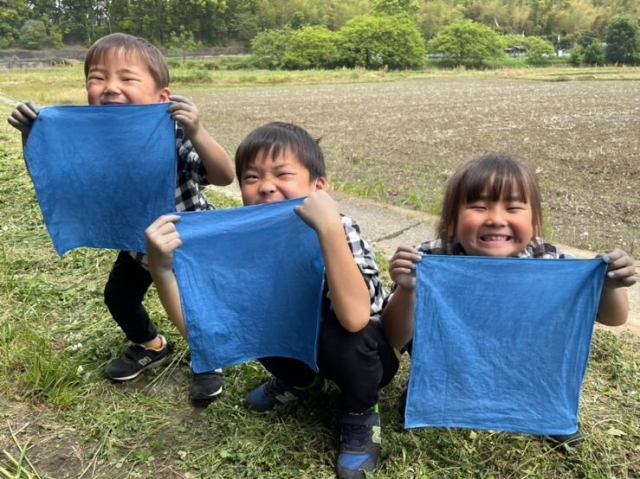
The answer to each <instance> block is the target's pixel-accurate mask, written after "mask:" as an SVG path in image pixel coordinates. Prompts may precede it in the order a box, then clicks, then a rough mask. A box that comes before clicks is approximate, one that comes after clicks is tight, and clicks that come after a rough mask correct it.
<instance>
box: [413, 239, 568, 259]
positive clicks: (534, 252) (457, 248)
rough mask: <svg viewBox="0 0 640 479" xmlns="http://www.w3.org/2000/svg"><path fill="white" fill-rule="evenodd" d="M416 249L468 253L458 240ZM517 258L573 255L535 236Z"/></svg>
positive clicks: (419, 246) (435, 243) (429, 251)
mask: <svg viewBox="0 0 640 479" xmlns="http://www.w3.org/2000/svg"><path fill="white" fill-rule="evenodd" d="M416 250H417V251H418V252H419V253H422V254H439V255H454V256H458V255H462V256H466V255H467V253H466V252H465V251H464V248H462V245H461V244H460V243H458V242H454V243H451V244H445V245H443V243H442V240H440V239H436V240H433V241H425V242H424V243H421V244H419V245H418V246H417V247H416ZM516 257H517V258H542V259H566V258H572V257H573V256H572V255H570V254H567V253H564V252H562V251H560V250H559V249H558V248H557V247H556V246H555V245H553V244H551V243H549V242H547V241H545V240H543V239H542V238H538V237H536V238H533V239H532V240H531V241H529V244H527V246H526V247H525V249H524V250H523V251H521V252H520V253H518V254H517V255H516Z"/></svg>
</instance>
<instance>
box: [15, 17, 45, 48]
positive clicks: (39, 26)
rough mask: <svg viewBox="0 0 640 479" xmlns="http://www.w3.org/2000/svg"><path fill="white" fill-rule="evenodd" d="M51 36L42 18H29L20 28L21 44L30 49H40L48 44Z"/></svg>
mask: <svg viewBox="0 0 640 479" xmlns="http://www.w3.org/2000/svg"><path fill="white" fill-rule="evenodd" d="M48 43H49V37H48V35H47V27H45V25H44V22H42V21H40V20H27V21H26V22H24V25H22V28H21V29H20V45H21V46H22V47H24V48H27V49H29V50H38V49H39V48H43V47H45V46H47V44H48Z"/></svg>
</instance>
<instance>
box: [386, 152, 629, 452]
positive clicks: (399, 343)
mask: <svg viewBox="0 0 640 479" xmlns="http://www.w3.org/2000/svg"><path fill="white" fill-rule="evenodd" d="M541 232H542V206H541V199H540V192H539V189H538V184H537V181H536V179H535V177H534V176H533V174H532V173H531V172H530V171H529V170H528V169H527V168H526V167H525V166H524V165H522V164H521V163H519V162H517V161H515V160H514V159H512V158H510V157H509V156H500V155H496V154H488V155H485V156H481V157H479V158H476V159H474V160H471V161H470V162H468V163H466V164H465V165H463V166H462V167H461V168H459V169H458V171H457V172H456V173H455V174H454V175H453V176H452V177H451V179H450V180H449V181H448V183H447V187H446V190H445V195H444V200H443V206H442V213H441V216H440V222H439V224H438V226H437V239H435V240H433V241H427V242H424V243H422V244H420V245H418V246H417V247H416V248H415V249H414V248H411V247H409V246H400V247H399V248H398V249H397V251H396V253H395V254H394V255H393V257H392V258H391V262H390V264H389V272H390V275H391V278H392V279H393V281H394V283H395V289H394V292H393V293H392V294H391V296H390V297H389V300H388V302H387V303H386V305H385V308H384V312H383V327H384V330H385V333H386V334H387V337H388V338H389V342H390V343H391V345H392V346H393V347H395V348H398V349H400V348H404V347H406V346H407V345H409V343H410V341H411V338H412V336H413V311H414V307H415V287H416V277H415V263H416V262H418V261H420V257H421V255H424V254H439V255H469V256H500V257H507V256H515V257H519V258H556V259H558V258H567V257H569V256H568V255H566V254H565V253H562V252H561V251H560V250H558V248H557V247H556V246H554V245H553V244H551V243H547V242H545V241H544V240H543V239H542V238H540V234H541ZM604 260H605V261H606V262H607V263H608V265H609V266H608V274H607V278H606V281H605V285H604V288H603V290H602V295H601V297H600V307H599V310H598V316H597V320H598V321H599V322H600V323H602V324H606V325H609V326H617V325H620V324H623V323H624V322H625V321H626V320H627V314H628V311H629V302H628V298H627V291H626V287H628V286H631V285H632V284H634V283H635V281H636V280H635V278H634V274H635V267H634V261H633V259H632V258H631V257H630V256H629V255H628V254H627V253H625V252H624V251H622V250H620V249H616V250H614V251H612V252H611V253H609V254H607V255H605V256H604ZM405 394H406V393H405ZM405 398H406V396H405ZM405 398H403V399H405ZM402 406H404V400H403V401H402V403H401V407H402ZM549 439H551V440H552V441H554V442H557V443H562V442H564V443H568V444H574V445H575V444H577V443H578V442H579V441H580V440H581V436H580V433H579V431H576V433H574V434H571V435H568V436H551V437H550V438H549Z"/></svg>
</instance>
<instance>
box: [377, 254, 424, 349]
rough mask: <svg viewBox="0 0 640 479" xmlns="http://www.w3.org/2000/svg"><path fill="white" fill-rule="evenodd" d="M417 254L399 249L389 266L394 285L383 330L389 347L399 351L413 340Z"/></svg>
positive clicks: (386, 308)
mask: <svg viewBox="0 0 640 479" xmlns="http://www.w3.org/2000/svg"><path fill="white" fill-rule="evenodd" d="M418 261H420V254H419V253H418V252H417V251H416V250H415V249H414V248H412V247H410V246H399V247H398V249H397V250H396V252H395V254H394V255H393V257H392V258H391V261H390V262H389V274H390V275H391V279H392V280H393V282H394V283H395V284H396V285H397V287H396V289H395V291H394V292H393V294H392V295H391V297H390V298H389V302H388V303H387V305H386V306H385V308H384V310H383V311H382V328H383V329H384V332H385V335H386V336H387V340H388V341H389V344H390V345H391V346H392V347H394V348H396V349H401V348H403V347H404V346H406V345H407V343H408V342H409V341H411V338H412V337H413V320H414V318H413V311H414V308H415V305H416V263H417V262H418Z"/></svg>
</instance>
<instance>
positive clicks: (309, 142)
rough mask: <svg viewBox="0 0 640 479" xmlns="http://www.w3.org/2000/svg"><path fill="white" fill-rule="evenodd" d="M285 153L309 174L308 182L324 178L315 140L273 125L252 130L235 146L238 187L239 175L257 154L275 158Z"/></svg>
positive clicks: (298, 130) (300, 131) (287, 126)
mask: <svg viewBox="0 0 640 479" xmlns="http://www.w3.org/2000/svg"><path fill="white" fill-rule="evenodd" d="M287 150H288V151H290V152H291V153H292V154H293V155H295V156H296V158H297V159H298V161H300V163H302V165H303V166H304V167H305V168H306V169H307V171H309V177H310V178H311V180H315V179H316V178H318V177H320V176H326V174H325V164H324V155H323V154H322V150H321V149H320V145H319V144H318V140H315V139H314V138H313V137H312V136H311V135H310V134H309V133H308V132H307V130H305V129H304V128H302V127H299V126H298V125H294V124H293V123H286V122H282V121H274V122H271V123H267V124H266V125H263V126H261V127H259V128H256V129H255V130H253V131H252V132H251V133H249V134H248V135H247V136H246V138H245V139H244V140H242V142H241V143H240V145H239V146H238V149H237V150H236V157H235V163H236V176H237V178H238V181H239V182H240V184H242V173H244V171H245V170H246V169H247V166H248V165H249V164H250V163H251V162H252V161H253V160H255V159H256V158H257V156H258V155H259V154H261V153H263V154H266V155H268V156H269V157H271V158H276V157H278V156H279V155H280V154H282V153H284V152H286V151H287Z"/></svg>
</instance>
